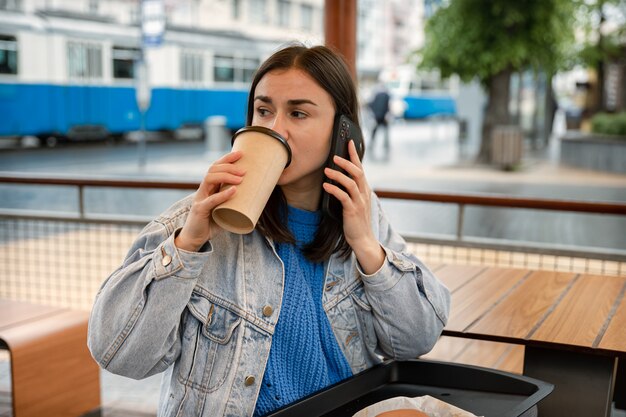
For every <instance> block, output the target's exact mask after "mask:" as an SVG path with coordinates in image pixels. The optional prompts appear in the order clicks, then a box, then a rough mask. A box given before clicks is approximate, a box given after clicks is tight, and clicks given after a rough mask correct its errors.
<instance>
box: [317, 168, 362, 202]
mask: <svg viewBox="0 0 626 417" xmlns="http://www.w3.org/2000/svg"><path fill="white" fill-rule="evenodd" d="M324 174H326V176H327V177H328V178H330V179H331V180H334V181H335V182H337V183H339V184H341V185H342V186H343V187H344V188H345V189H346V190H347V191H348V193H349V194H350V195H356V194H358V192H359V187H358V186H357V184H356V182H355V181H354V180H353V179H352V178H350V177H348V176H347V175H346V174H344V173H343V172H340V171H337V170H334V169H330V168H324Z"/></svg>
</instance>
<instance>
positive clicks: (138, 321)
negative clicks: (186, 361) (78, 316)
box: [88, 221, 211, 379]
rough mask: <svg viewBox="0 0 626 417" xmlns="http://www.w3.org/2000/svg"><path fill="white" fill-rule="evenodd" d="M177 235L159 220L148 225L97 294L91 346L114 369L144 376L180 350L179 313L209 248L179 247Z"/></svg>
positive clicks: (165, 365) (91, 321) (170, 360)
mask: <svg viewBox="0 0 626 417" xmlns="http://www.w3.org/2000/svg"><path fill="white" fill-rule="evenodd" d="M175 234H176V232H175V231H173V230H169V229H168V227H166V226H165V225H164V224H163V223H160V222H158V221H153V222H151V223H150V224H148V225H147V226H146V227H145V228H144V230H143V231H142V232H141V233H140V235H139V237H138V238H137V240H136V241H135V242H134V244H133V245H132V247H131V249H130V251H129V253H128V255H127V257H126V259H125V260H124V262H123V264H122V265H121V266H120V267H119V268H118V269H117V270H116V271H115V272H113V274H111V276H109V277H108V278H107V280H106V281H105V282H104V283H103V285H102V287H101V288H100V291H99V292H98V294H97V296H96V299H95V302H94V306H93V309H92V312H91V317H90V319H89V331H88V346H89V350H90V351H91V354H92V355H93V357H94V359H95V360H96V361H97V362H98V364H100V366H101V367H103V368H105V369H107V370H109V371H110V372H113V373H116V374H119V375H123V376H127V377H130V378H135V379H141V378H146V377H148V376H150V375H153V374H155V373H158V372H162V371H164V370H165V369H167V368H168V367H169V366H170V365H171V364H172V363H173V362H174V361H175V360H176V358H177V357H178V355H179V354H180V338H179V326H180V321H181V315H182V313H183V311H184V309H185V307H186V305H187V303H188V301H189V299H190V297H191V293H192V291H193V289H194V287H195V284H196V281H197V277H198V275H199V274H200V271H201V268H202V265H203V264H204V261H205V260H206V257H207V256H210V255H209V254H210V252H211V248H208V250H207V251H205V252H203V253H191V252H185V251H183V250H181V249H177V248H176V246H175V245H174V236H175Z"/></svg>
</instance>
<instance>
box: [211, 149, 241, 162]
mask: <svg viewBox="0 0 626 417" xmlns="http://www.w3.org/2000/svg"><path fill="white" fill-rule="evenodd" d="M242 156H243V153H242V152H241V151H232V152H229V153H227V154H226V155H224V156H222V157H221V158H219V159H217V160H216V161H215V162H213V165H215V164H224V163H229V164H230V163H233V162H235V161H238V160H239V159H241V157H242Z"/></svg>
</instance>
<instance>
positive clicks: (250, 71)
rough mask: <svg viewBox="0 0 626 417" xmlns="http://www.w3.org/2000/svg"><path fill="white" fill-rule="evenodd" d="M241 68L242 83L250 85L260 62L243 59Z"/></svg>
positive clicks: (253, 59) (252, 59)
mask: <svg viewBox="0 0 626 417" xmlns="http://www.w3.org/2000/svg"><path fill="white" fill-rule="evenodd" d="M242 63H243V65H242V68H243V82H245V83H250V82H252V78H253V77H254V72H255V71H256V69H257V68H258V67H259V65H260V64H261V62H260V61H259V60H258V59H255V58H244V59H243V60H242Z"/></svg>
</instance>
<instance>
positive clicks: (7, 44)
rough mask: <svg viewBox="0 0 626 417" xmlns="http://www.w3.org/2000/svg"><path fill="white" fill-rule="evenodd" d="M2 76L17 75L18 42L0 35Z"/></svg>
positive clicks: (0, 70)
mask: <svg viewBox="0 0 626 417" xmlns="http://www.w3.org/2000/svg"><path fill="white" fill-rule="evenodd" d="M0 74H17V40H16V39H15V37H13V36H4V35H0Z"/></svg>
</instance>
